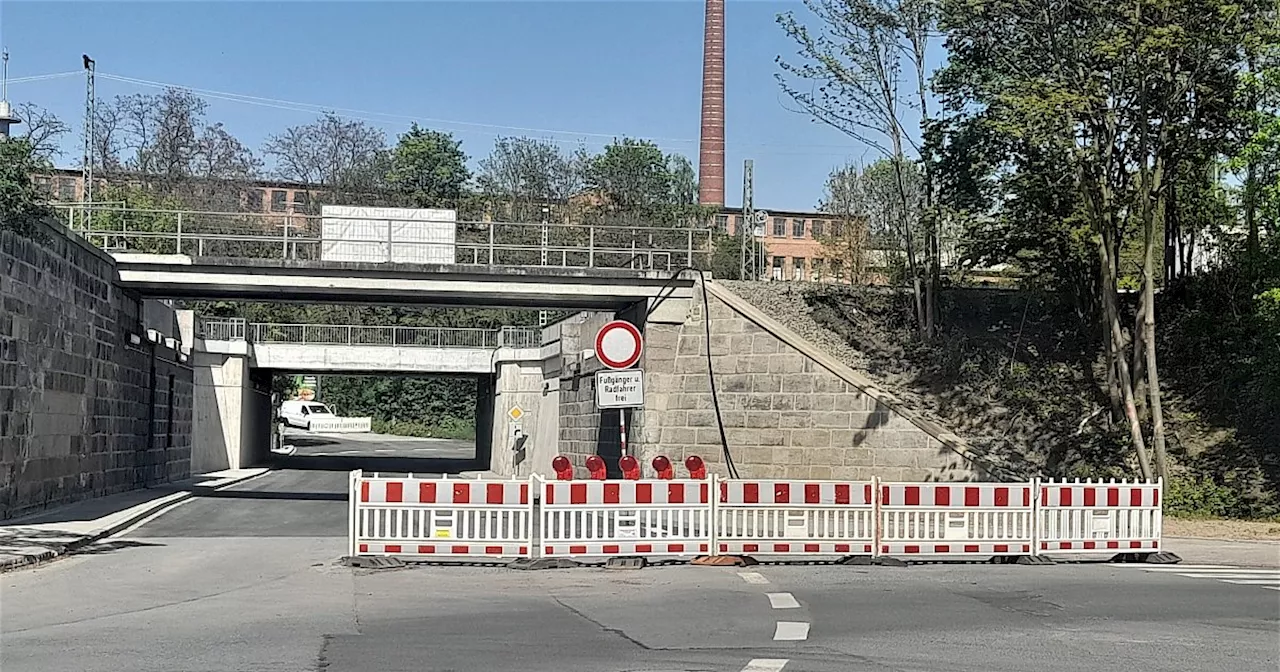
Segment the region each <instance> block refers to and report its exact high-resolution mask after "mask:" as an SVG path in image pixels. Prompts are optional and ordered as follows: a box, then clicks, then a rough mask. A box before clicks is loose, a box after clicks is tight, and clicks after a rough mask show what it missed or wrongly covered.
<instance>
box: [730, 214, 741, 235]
mask: <svg viewBox="0 0 1280 672" xmlns="http://www.w3.org/2000/svg"><path fill="white" fill-rule="evenodd" d="M741 230H742V215H734V216H733V229H731V230H730V231H729V232H728V233H730V234H732V235H735V236H736V235H738V232H739V231H741Z"/></svg>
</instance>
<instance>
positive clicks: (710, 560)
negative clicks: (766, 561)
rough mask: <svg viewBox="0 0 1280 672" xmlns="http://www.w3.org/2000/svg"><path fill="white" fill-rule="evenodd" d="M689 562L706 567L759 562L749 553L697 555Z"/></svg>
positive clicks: (736, 565) (747, 564)
mask: <svg viewBox="0 0 1280 672" xmlns="http://www.w3.org/2000/svg"><path fill="white" fill-rule="evenodd" d="M689 564H691V565H703V566H706V567H748V566H751V565H758V564H760V563H759V562H757V561H756V559H755V558H753V557H751V556H749V555H699V556H698V557H696V558H694V559H693V560H690V561H689Z"/></svg>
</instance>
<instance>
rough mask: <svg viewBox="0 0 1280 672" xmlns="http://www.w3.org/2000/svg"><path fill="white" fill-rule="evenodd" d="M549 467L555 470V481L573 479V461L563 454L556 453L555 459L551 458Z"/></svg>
mask: <svg viewBox="0 0 1280 672" xmlns="http://www.w3.org/2000/svg"><path fill="white" fill-rule="evenodd" d="M551 468H552V469H555V471H556V480H557V481H572V480H573V463H572V462H570V461H569V458H567V457H565V456H564V455H556V459H554V460H551Z"/></svg>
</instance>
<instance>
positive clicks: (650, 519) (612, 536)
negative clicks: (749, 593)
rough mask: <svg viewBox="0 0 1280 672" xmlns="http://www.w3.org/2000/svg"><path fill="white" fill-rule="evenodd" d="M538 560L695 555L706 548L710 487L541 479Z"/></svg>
mask: <svg viewBox="0 0 1280 672" xmlns="http://www.w3.org/2000/svg"><path fill="white" fill-rule="evenodd" d="M541 493H542V527H541V531H542V542H541V544H540V545H539V550H541V552H542V556H543V557H584V556H625V555H644V556H671V557H680V556H695V555H705V554H707V553H708V552H709V549H710V548H711V538H712V521H711V510H712V506H713V502H712V500H711V483H710V482H708V481H693V480H679V481H677V480H671V481H667V480H643V481H569V482H565V481H547V482H544V483H543V484H542V487H541Z"/></svg>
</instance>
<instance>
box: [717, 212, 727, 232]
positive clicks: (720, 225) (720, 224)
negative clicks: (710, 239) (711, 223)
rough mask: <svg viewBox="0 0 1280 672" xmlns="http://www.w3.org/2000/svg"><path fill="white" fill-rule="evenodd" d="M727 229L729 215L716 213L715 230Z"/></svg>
mask: <svg viewBox="0 0 1280 672" xmlns="http://www.w3.org/2000/svg"><path fill="white" fill-rule="evenodd" d="M728 230H729V215H716V231H728Z"/></svg>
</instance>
